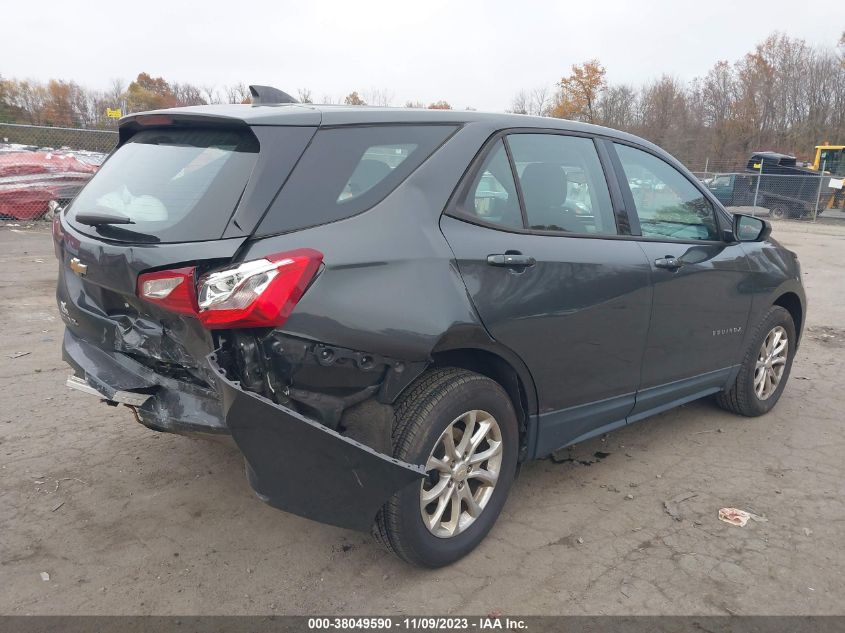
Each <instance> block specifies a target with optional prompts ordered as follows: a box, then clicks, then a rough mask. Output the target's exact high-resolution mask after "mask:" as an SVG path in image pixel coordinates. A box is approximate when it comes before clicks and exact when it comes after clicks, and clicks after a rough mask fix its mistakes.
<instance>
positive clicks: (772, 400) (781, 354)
mask: <svg viewBox="0 0 845 633" xmlns="http://www.w3.org/2000/svg"><path fill="white" fill-rule="evenodd" d="M797 343H798V339H797V336H796V333H795V323H794V322H793V321H792V315H790V314H789V312H788V311H787V310H785V309H784V308H781V307H780V306H772V307H771V308H769V311H768V312H767V313H766V314H765V316H764V317H763V320H762V321H761V323H760V325H759V326H758V327H757V330H756V332H755V333H754V336H753V337H752V339H751V344H750V346H749V347H748V349H747V351H746V353H745V356H744V357H743V360H742V365H741V366H740V369H739V373H738V374H737V377H736V380H735V381H734V384H733V385H731V387H730V388H729V389H728V390H726V391H724V392H722V393H720V394H719V395H717V396H716V402H717V403H718V404H719V406H720V407H722V408H723V409H726V410H728V411H732V412H733V413H738V414H739V415H744V416H746V417H756V416H759V415H763V414H765V413H768V412H769V411H771V410H772V408H773V407H774V406H775V405H776V404H777V402H778V400H779V399H780V396H781V394H782V393H783V389H784V387H785V386H786V381H787V380H788V379H789V372H790V370H791V369H792V360H793V358H794V357H795V349H796V345H797Z"/></svg>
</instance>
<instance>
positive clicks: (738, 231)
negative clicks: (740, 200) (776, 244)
mask: <svg viewBox="0 0 845 633" xmlns="http://www.w3.org/2000/svg"><path fill="white" fill-rule="evenodd" d="M733 234H734V238H735V239H737V240H739V241H740V242H762V241H763V240H765V239H766V238H767V237H769V235H771V234H772V225H771V224H770V223H769V222H768V220H764V219H762V218H755V217H754V216H751V215H742V214H737V215H735V216H734V225H733Z"/></svg>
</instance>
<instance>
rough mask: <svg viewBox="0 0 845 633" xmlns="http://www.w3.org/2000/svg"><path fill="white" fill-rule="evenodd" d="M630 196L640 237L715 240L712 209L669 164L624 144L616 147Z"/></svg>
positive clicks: (693, 187) (717, 233) (714, 223)
mask: <svg viewBox="0 0 845 633" xmlns="http://www.w3.org/2000/svg"><path fill="white" fill-rule="evenodd" d="M616 153H617V154H618V155H619V160H620V162H621V163H622V169H623V170H624V172H625V178H626V179H627V181H628V186H629V187H630V189H631V195H632V196H633V197H634V205H635V206H636V208H637V215H638V216H639V219H640V228H641V229H642V234H643V236H644V237H658V238H661V237H662V238H670V239H675V240H716V239H718V235H719V232H718V229H717V227H716V217H715V214H714V211H713V206H712V205H711V204H710V202H709V201H708V200H707V198H705V197H704V194H702V193H701V192H700V191H699V190H698V189H696V188H695V186H693V184H692V183H691V182H690V181H689V180H687V178H686V177H685V176H684V175H683V174H682V173H681V172H679V171H678V170H677V169H675V168H674V167H672V166H671V165H670V164H669V163H667V162H665V161H663V160H661V159H659V158H657V157H656V156H653V155H652V154H649V153H647V152H644V151H642V150H638V149H634V148H633V147H629V146H627V145H619V144H617V145H616Z"/></svg>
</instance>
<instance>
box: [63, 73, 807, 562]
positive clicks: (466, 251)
mask: <svg viewBox="0 0 845 633" xmlns="http://www.w3.org/2000/svg"><path fill="white" fill-rule="evenodd" d="M272 94H273V95H274V96H273V97H271V98H270V100H271V101H288V99H287V98H283V97H279V95H282V94H283V93H272ZM255 95H256V101H257V102H258V103H257V104H255V105H252V106H250V105H243V106H208V107H195V108H182V109H174V110H166V111H159V112H154V113H144V114H137V115H132V116H129V117H125V118H124V119H122V120H121V124H120V143H119V145H118V147H117V149H115V150H114V152H113V153H112V154H111V155H110V157H109V158H108V160H107V161H106V163H105V164H104V165H103V167H102V169H101V170H100V172H99V173H98V174H97V175H96V176H95V177H94V178H93V179H92V180H91V182H90V183H89V184H88V185H87V186H86V187H85V188H84V189H83V191H82V192H81V193H80V194H79V195H78V197H77V198H76V199H75V200H74V201H73V202H72V203H71V204H70V205H69V207H68V208H67V209H65V210H64V211H63V212H62V213H61V214H59V215H58V216H57V217H56V219H55V221H54V227H53V230H54V238H55V247H56V254H57V256H58V257H59V260H60V262H61V265H60V275H59V281H58V289H57V298H58V304H59V309H60V312H61V315H62V318H63V319H64V321H65V324H66V332H65V337H64V347H63V354H64V358H65V360H66V361H67V362H68V363H69V364H70V365H71V366H72V368H73V370H74V375H73V376H72V377H71V378H70V379H69V380H68V384H69V385H70V386H72V387H75V388H77V389H80V390H82V391H87V392H89V393H92V394H94V395H96V396H98V397H100V398H102V399H103V400H105V401H107V402H108V403H109V404H115V403H122V404H125V405H127V406H128V407H129V408H130V409H131V410H132V411H133V412H134V414H135V417H136V418H137V419H138V420H139V421H140V422H141V423H142V424H144V425H146V426H148V427H149V428H151V429H154V430H157V431H168V432H176V433H222V434H229V435H231V437H232V438H233V439H234V441H235V443H236V444H237V446H238V447H239V449H240V450H241V451H242V452H243V454H244V457H245V461H246V473H247V476H248V478H249V482H250V484H251V485H252V487H253V488H254V489H255V491H256V493H257V494H258V496H259V497H260V498H261V499H262V500H264V501H266V502H267V503H269V504H271V505H273V506H275V507H277V508H281V509H283V510H286V511H288V512H293V513H296V514H299V515H302V516H304V517H308V518H311V519H315V520H317V521H322V522H325V523H329V524H332V525H336V526H341V527H345V528H352V529H358V530H364V531H370V530H372V532H373V534H374V535H375V536H376V538H377V539H378V540H379V541H380V542H381V543H382V544H383V545H384V546H386V547H387V548H389V549H390V550H392V551H393V552H395V553H396V554H398V555H399V556H401V557H402V558H404V559H405V560H407V561H410V562H413V563H416V564H421V565H427V566H432V567H434V566H440V565H445V564H448V563H450V562H452V561H455V560H456V559H458V558H460V557H461V556H464V555H465V554H467V553H468V552H469V551H470V550H472V549H473V548H474V547H475V546H476V545H477V544H478V543H479V542H480V541H481V540H482V539H483V538H484V536H485V535H486V533H487V532H488V531H489V530H490V528H491V527H492V525H493V523H494V522H495V520H496V518H497V516H498V514H499V512H500V510H501V509H502V506H503V505H504V503H505V499H506V497H507V495H508V491H509V489H510V486H511V483H512V482H513V479H514V476H515V474H516V472H517V467H518V464H519V463H520V462H522V461H525V460H529V459H535V458H540V457H543V456H546V455H548V454H549V453H551V452H552V451H555V450H556V449H559V448H561V447H564V446H567V445H571V444H573V443H576V442H581V441H584V440H586V439H588V438H590V437H593V436H596V435H599V434H602V433H606V432H608V431H611V430H613V429H616V428H619V427H621V426H624V425H626V424H630V423H632V422H636V421H637V420H641V419H643V418H645V417H647V416H650V415H653V414H655V413H658V412H660V411H665V410H666V409H669V408H671V407H674V406H677V405H679V404H682V403H685V402H689V401H691V400H694V399H696V398H701V397H703V396H708V395H711V394H715V396H716V400H717V402H718V403H719V404H720V405H721V406H722V407H725V408H727V409H729V410H731V411H735V412H737V413H739V414H742V415H746V416H756V415H761V414H764V413H766V412H767V411H768V410H769V409H771V408H772V407H773V406H774V405H775V403H776V402H777V400H778V398H779V397H780V395H781V393H782V392H783V389H784V386H785V384H786V381H787V378H788V376H789V371H790V366H791V363H792V359H793V357H794V355H795V351H796V348H797V346H798V342H799V337H800V334H801V329H802V324H803V322H804V315H805V309H806V308H805V297H804V291H803V289H802V286H801V276H800V268H799V265H798V261H797V259H796V256H795V254H794V253H792V252H790V251H788V250H786V249H785V248H783V247H781V246H780V245H779V244H778V243H777V242H775V241H774V240H772V239H771V238H770V236H769V234H770V227H769V225H768V224H767V223H766V222H764V221H762V220H760V219H757V218H752V217H748V216H741V215H737V216H732V215H730V214H729V213H727V212H726V211H725V210H724V209H723V208H722V207H721V206H720V204H719V203H718V201H717V200H715V198H714V197H713V196H712V195H711V194H710V193H709V192H708V190H707V189H706V188H705V187H703V186H702V185H701V183H699V182H698V181H697V180H696V179H695V178H694V177H693V176H692V175H691V174H690V173H689V172H688V171H687V170H686V169H685V168H684V167H683V166H682V165H680V164H679V163H678V162H677V161H676V160H674V159H673V158H672V157H671V156H669V155H668V154H666V152H664V151H662V150H660V149H659V148H657V147H655V146H654V145H652V144H650V143H648V142H646V141H644V140H642V139H639V138H636V137H633V136H630V135H628V134H623V133H620V132H616V131H613V130H609V129H606V128H601V127H596V126H591V125H584V124H579V123H573V122H569V121H562V120H558V119H546V118H532V117H524V116H517V115H501V114H481V113H477V112H455V111H417V110H404V109H377V108H354V107H331V106H312V105H299V104H295V103H264V102H265V101H267V97H266V96H264V97H263V98H262V95H261V90H260V89H257V90H256V92H255Z"/></svg>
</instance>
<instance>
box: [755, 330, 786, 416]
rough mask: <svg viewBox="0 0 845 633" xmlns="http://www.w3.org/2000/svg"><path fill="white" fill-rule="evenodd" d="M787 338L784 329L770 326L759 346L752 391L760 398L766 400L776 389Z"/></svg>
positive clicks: (783, 367)
mask: <svg viewBox="0 0 845 633" xmlns="http://www.w3.org/2000/svg"><path fill="white" fill-rule="evenodd" d="M788 353H789V339H788V338H787V335H786V330H785V329H784V328H783V327H781V326H780V325H778V326H777V327H774V328H772V329H771V330H770V331H769V333H768V334H767V335H766V338H765V339H764V340H763V344H762V345H761V346H760V352H759V353H758V354H757V364H756V366H755V368H754V393H755V394H756V395H757V398H759V399H760V400H768V399H769V398H770V397H771V395H772V394H773V393H774V392H775V391H776V390H777V388H778V385H779V384H780V381H781V378H782V377H783V370H784V369H785V368H786V358H787V355H788Z"/></svg>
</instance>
